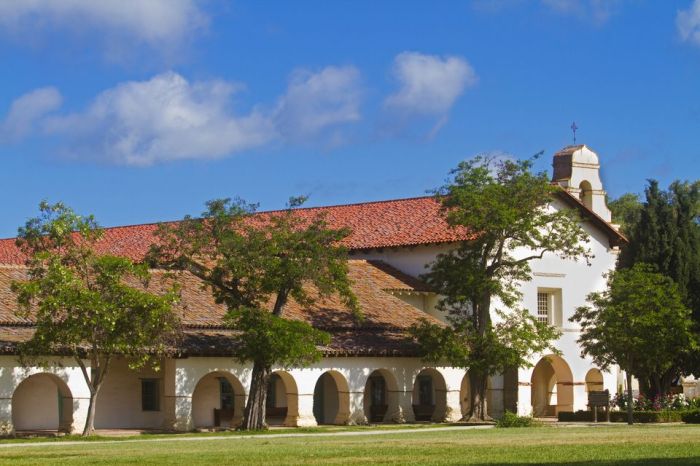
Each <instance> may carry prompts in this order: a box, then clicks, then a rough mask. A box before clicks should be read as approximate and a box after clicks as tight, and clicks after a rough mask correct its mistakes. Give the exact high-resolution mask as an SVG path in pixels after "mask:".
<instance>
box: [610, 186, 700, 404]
mask: <svg viewBox="0 0 700 466" xmlns="http://www.w3.org/2000/svg"><path fill="white" fill-rule="evenodd" d="M699 188H700V183H699V182H695V183H689V182H680V181H675V182H673V183H672V184H671V185H670V186H669V189H668V190H666V191H664V190H662V189H661V188H660V187H659V183H658V182H657V181H656V180H649V185H648V186H647V188H646V189H645V201H644V203H642V205H641V210H640V212H639V216H638V218H637V219H636V222H635V223H634V225H631V226H629V227H628V230H627V231H626V233H627V234H628V236H629V239H630V243H629V245H628V246H627V247H625V248H624V249H623V251H622V253H621V255H620V263H619V265H620V267H621V268H631V267H633V266H634V265H635V264H640V263H645V264H650V265H652V266H653V267H654V268H655V269H656V270H657V271H658V272H659V273H662V274H663V275H666V276H667V277H669V278H671V279H672V280H673V281H674V282H675V283H676V284H677V285H678V291H679V293H680V296H681V298H682V299H683V302H684V304H685V305H686V306H687V307H689V308H690V309H691V310H692V315H693V321H694V327H695V333H696V336H698V332H699V331H700V216H699V214H700V189H699ZM680 356H681V357H679V360H678V364H679V365H681V366H682V367H681V371H680V372H684V373H690V372H694V373H698V372H699V371H700V354H695V353H689V354H687V355H680ZM671 371H675V372H678V371H677V370H675V369H672V370H671ZM670 373H671V372H669V374H670ZM657 376H658V374H657ZM666 379H668V377H666ZM640 382H641V388H642V390H643V391H644V392H645V393H646V394H647V395H649V396H651V395H654V394H655V393H656V390H655V388H654V386H653V384H651V383H649V382H648V381H645V380H641V381H640Z"/></svg>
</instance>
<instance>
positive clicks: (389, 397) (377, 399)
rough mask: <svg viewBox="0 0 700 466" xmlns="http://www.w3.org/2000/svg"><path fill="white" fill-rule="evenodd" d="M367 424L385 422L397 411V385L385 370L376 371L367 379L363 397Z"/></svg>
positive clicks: (391, 375) (390, 374)
mask: <svg viewBox="0 0 700 466" xmlns="http://www.w3.org/2000/svg"><path fill="white" fill-rule="evenodd" d="M363 404H364V410H365V416H366V417H367V420H368V421H369V422H387V421H390V420H391V417H392V416H393V415H394V413H397V412H398V410H399V397H398V384H397V382H396V378H395V377H394V375H393V374H392V373H391V372H389V371H388V370H386V369H377V370H375V371H374V372H372V373H371V374H370V375H369V377H368V378H367V383H366V384H365V393H364V397H363Z"/></svg>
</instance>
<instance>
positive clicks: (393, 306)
mask: <svg viewBox="0 0 700 466" xmlns="http://www.w3.org/2000/svg"><path fill="white" fill-rule="evenodd" d="M25 277H26V270H25V268H24V267H23V266H0V352H2V351H3V350H2V348H12V346H13V344H14V343H17V342H20V341H24V340H26V339H27V338H29V337H30V336H31V333H32V331H33V329H32V321H31V320H30V319H24V318H18V317H17V316H16V315H15V309H16V308H17V301H16V296H15V295H14V293H13V292H12V291H11V290H10V284H11V283H12V281H14V280H22V279H24V278H25ZM349 277H350V279H351V280H352V283H353V284H352V289H353V291H354V292H355V294H356V296H357V299H358V302H359V305H360V309H361V311H362V314H363V317H364V319H363V320H362V321H359V322H358V321H357V320H356V319H355V318H354V316H353V313H352V311H351V310H350V309H348V308H347V307H346V306H345V305H344V304H343V303H342V301H341V300H340V298H339V297H338V296H330V297H328V298H323V299H318V300H317V301H316V303H315V304H313V305H311V306H301V305H299V304H298V303H296V302H295V301H293V300H290V302H289V303H288V304H287V306H285V309H284V313H283V314H284V316H285V317H287V318H289V319H296V320H302V321H305V322H308V323H310V324H311V325H313V326H314V327H316V328H320V329H323V330H326V331H328V332H330V333H331V335H332V343H331V344H330V345H329V346H328V347H327V348H323V350H324V351H325V352H327V353H329V354H348V355H349V354H376V355H389V354H393V355H398V353H397V351H399V350H400V349H401V348H403V349H404V350H406V351H407V352H410V353H411V354H413V353H415V351H416V350H417V349H416V346H415V343H414V342H413V339H412V338H411V337H410V336H409V335H408V334H407V333H406V329H407V328H408V327H410V326H411V325H413V324H414V323H417V322H418V320H419V319H423V318H425V319H428V320H430V321H432V322H434V323H438V322H439V321H438V320H437V319H435V318H433V317H431V316H430V315H428V314H426V313H424V312H422V311H420V310H418V309H416V308H415V307H413V306H411V305H410V304H408V303H406V302H404V301H402V300H401V299H399V298H397V297H395V296H393V295H391V294H390V293H388V292H386V291H384V290H385V289H401V290H408V291H425V290H427V288H426V287H425V285H424V284H422V283H421V282H420V281H419V280H417V279H415V278H412V277H408V276H406V275H405V274H402V273H401V272H398V271H397V270H396V269H394V268H392V267H391V266H389V265H387V264H384V263H382V262H381V261H366V260H350V261H349ZM177 278H178V281H179V283H180V284H181V285H182V288H181V291H180V294H181V300H180V303H179V304H178V305H177V307H176V310H177V312H178V313H179V315H180V317H181V319H182V323H183V327H184V334H185V335H184V339H183V342H182V346H181V347H180V348H179V350H180V351H182V352H184V353H186V354H199V353H198V352H199V351H203V352H204V354H214V353H215V352H218V353H217V354H230V341H228V340H227V338H226V335H230V333H231V330H228V329H226V327H225V324H224V316H225V314H226V308H225V306H224V305H221V304H217V303H215V302H214V299H213V298H212V295H211V293H210V292H209V290H207V289H204V288H203V287H202V286H201V285H202V283H201V281H200V280H199V279H197V278H196V277H194V276H193V275H191V274H189V273H182V274H179V276H178V277H177ZM169 280H170V279H169V278H167V276H166V275H164V273H163V272H162V271H158V270H155V271H153V275H152V279H151V283H150V285H149V290H150V291H152V292H155V293H158V292H162V291H163V290H164V289H165V287H166V286H168V284H169ZM270 307H271V306H270ZM217 342H218V343H217ZM217 345H218V346H217ZM407 354H408V353H407Z"/></svg>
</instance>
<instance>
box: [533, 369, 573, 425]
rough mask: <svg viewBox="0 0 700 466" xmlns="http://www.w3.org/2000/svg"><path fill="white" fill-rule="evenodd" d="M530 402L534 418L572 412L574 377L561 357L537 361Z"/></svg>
mask: <svg viewBox="0 0 700 466" xmlns="http://www.w3.org/2000/svg"><path fill="white" fill-rule="evenodd" d="M530 400H531V404H532V413H533V415H534V416H536V417H543V416H556V415H557V414H558V413H561V412H572V411H573V410H574V377H573V375H572V373H571V368H570V367H569V365H568V364H567V363H566V361H565V360H564V359H563V358H562V357H561V356H557V355H549V356H545V357H543V358H542V359H540V360H539V362H538V363H537V365H536V366H535V369H534V370H533V371H532V378H531V380H530Z"/></svg>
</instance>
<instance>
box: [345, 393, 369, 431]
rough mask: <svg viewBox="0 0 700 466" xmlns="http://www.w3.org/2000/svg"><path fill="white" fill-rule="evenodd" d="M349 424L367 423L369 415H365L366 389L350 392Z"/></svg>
mask: <svg viewBox="0 0 700 466" xmlns="http://www.w3.org/2000/svg"><path fill="white" fill-rule="evenodd" d="M348 398H349V400H348V401H349V402H348V411H350V416H349V417H348V424H350V425H365V424H367V416H366V415H365V407H364V399H365V393H364V391H354V392H353V391H351V392H350V393H348Z"/></svg>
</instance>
